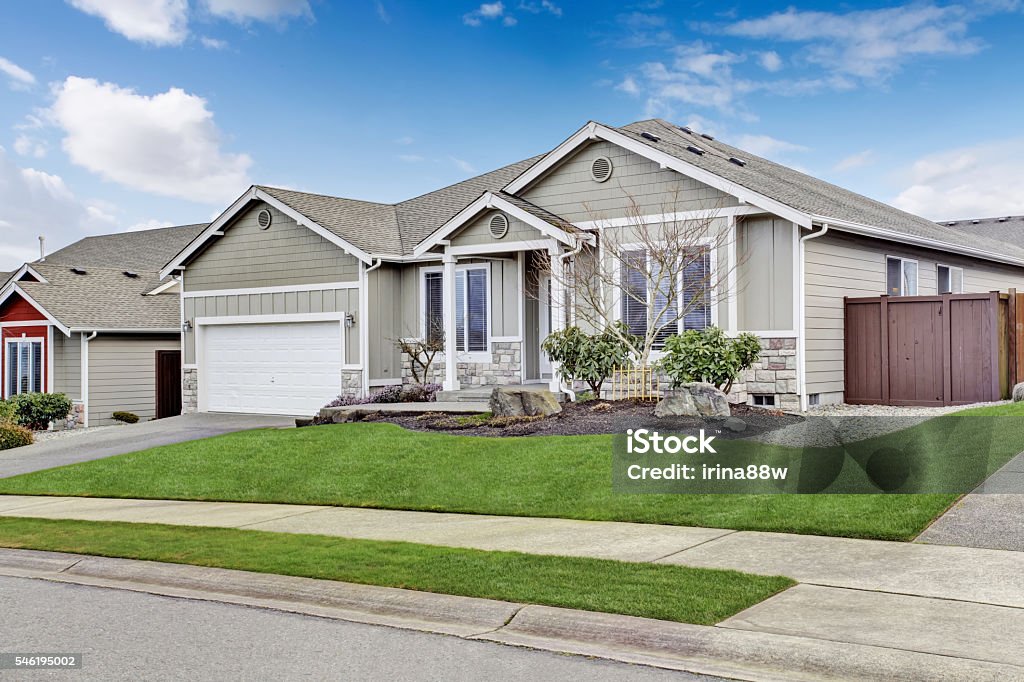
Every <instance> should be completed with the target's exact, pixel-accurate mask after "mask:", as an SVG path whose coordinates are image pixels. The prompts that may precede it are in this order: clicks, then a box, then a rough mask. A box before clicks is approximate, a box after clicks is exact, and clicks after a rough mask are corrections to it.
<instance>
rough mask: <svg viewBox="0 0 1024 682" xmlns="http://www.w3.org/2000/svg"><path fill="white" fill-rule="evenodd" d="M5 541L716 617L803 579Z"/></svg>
mask: <svg viewBox="0 0 1024 682" xmlns="http://www.w3.org/2000/svg"><path fill="white" fill-rule="evenodd" d="M0 546H3V547H11V548H18V549H38V550H49V551H56V552H73V553H76V554H92V555H99V556H107V557H123V558H129V559H144V560H149V561H163V562H170V563H177V564H192V565H196V566H212V567H218V568H232V569H238V570H245V571H256V572H260V573H276V574H280V575H292V576H302V577H306V578H319V579H326V580H340V581H345V582H352V583H362V584H366V585H383V586H387V587H400V588H404V589H411V590H419V591H422V592H436V593H441V594H454V595H462V596H467V597H481V598H487V599H499V600H504V601H511V602H517V603H527V604H543V605H546V606H560V607H565V608H571V609H582V610H586V611H601V612H606V613H619V614H625V615H630V616H642V617H646V618H657V619H660V620H671V621H678V622H681V623H695V624H699V625H712V624H714V623H718V622H720V621H722V620H724V619H725V618H728V617H729V616H732V615H733V614H736V613H738V612H740V611H742V610H743V609H746V608H748V607H750V606H752V605H754V604H756V603H758V602H760V601H763V600H764V599H767V598H768V597H770V596H772V595H773V594H776V593H777V592H780V591H782V590H784V589H786V588H787V587H790V586H792V585H794V584H795V583H794V582H793V581H792V580H789V579H788V578H782V577H767V576H757V575H749V574H746V573H739V572H737V571H722V570H714V569H703V568H688V567H685V566H671V565H662V564H645V563H627V562H622V561H610V560H606V559H587V558H575V557H557V556H541V555H533V554H522V553H518V552H490V551H481V550H472V549H455V548H448V547H438V546H434V545H421V544H415V543H408V542H380V541H376V540H351V539H345V538H335V537H328V536H323V535H300V534H289V533H270V532H266V531H254V530H234V529H219V528H199V527H191V526H167V525H159V524H143V523H121V522H98V521H65V520H52V519H29V518H19V517H6V518H0Z"/></svg>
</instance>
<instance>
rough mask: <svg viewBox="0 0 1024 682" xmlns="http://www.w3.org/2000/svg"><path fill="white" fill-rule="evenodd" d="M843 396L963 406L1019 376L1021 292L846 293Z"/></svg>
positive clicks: (994, 395)
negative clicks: (865, 295) (858, 295)
mask: <svg viewBox="0 0 1024 682" xmlns="http://www.w3.org/2000/svg"><path fill="white" fill-rule="evenodd" d="M845 304H846V305H845V352H844V358H845V401H846V402H848V403H853V404H883V405H920V406H939V405H965V404H968V403H976V402H987V401H993V400H1000V399H1003V398H1006V397H1009V391H1010V387H1011V386H1012V385H1013V384H1014V382H1016V381H1019V380H1021V379H1018V377H1024V343H1022V342H1021V341H1022V340H1024V296H1018V295H1017V293H1016V292H1015V291H1013V290H1011V291H1010V294H1009V295H1007V294H1000V293H999V292H990V293H987V294H943V295H940V296H899V297H889V296H878V297H873V298H847V299H845Z"/></svg>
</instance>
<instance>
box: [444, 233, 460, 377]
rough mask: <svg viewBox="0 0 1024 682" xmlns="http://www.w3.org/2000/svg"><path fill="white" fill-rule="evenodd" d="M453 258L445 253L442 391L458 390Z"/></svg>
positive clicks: (454, 259)
mask: <svg viewBox="0 0 1024 682" xmlns="http://www.w3.org/2000/svg"><path fill="white" fill-rule="evenodd" d="M455 261H456V258H455V256H452V255H450V254H448V253H445V255H444V258H442V262H443V263H444V274H443V276H442V282H441V284H442V288H443V289H444V297H443V298H444V302H443V307H444V390H446V391H457V390H459V365H458V362H457V359H458V357H457V356H458V351H457V350H456V348H455V341H456V338H455V327H456V324H455Z"/></svg>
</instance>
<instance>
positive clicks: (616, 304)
mask: <svg viewBox="0 0 1024 682" xmlns="http://www.w3.org/2000/svg"><path fill="white" fill-rule="evenodd" d="M694 246H700V247H704V248H706V249H707V252H708V270H709V271H710V272H711V277H712V278H714V273H715V272H716V271H717V270H718V252H717V250H716V249H714V248H712V247H713V244H712V240H711V239H702V240H700V241H699V242H694ZM616 249H617V251H619V252H620V253H622V252H627V251H637V250H640V249H643V250H645V251H646V249H647V246H646V245H645V244H642V243H626V244H617V245H616ZM612 259H613V267H614V272H613V273H612V274H613V277H614V278H615V281H616V282H621V281H622V259H621V258H618V257H615V256H612ZM648 262H649V261H648ZM680 276H682V273H680ZM681 291H682V286H681V285H680V292H681ZM611 303H612V311H613V313H614V318H613V319H614V320H615V321H617V322H622V292H621V288H620V287H615V288H614V289H613V291H612V301H611ZM708 307H709V308H710V309H711V322H710V324H709V325H708V326H709V327H717V326H718V304H717V302H711V303H709V304H708ZM676 333H677V334H678V333H679V332H678V331H677V332H676ZM664 355H665V354H664V351H662V350H660V349H651V360H659V359H661V358H662V357H664Z"/></svg>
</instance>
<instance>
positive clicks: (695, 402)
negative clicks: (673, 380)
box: [654, 383, 732, 417]
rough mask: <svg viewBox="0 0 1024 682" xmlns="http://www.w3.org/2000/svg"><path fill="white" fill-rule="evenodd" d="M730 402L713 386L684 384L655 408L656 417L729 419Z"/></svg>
mask: <svg viewBox="0 0 1024 682" xmlns="http://www.w3.org/2000/svg"><path fill="white" fill-rule="evenodd" d="M731 415H732V412H731V411H730V410H729V400H728V398H726V397H725V393H722V392H721V391H719V390H718V389H717V388H715V387H714V386H712V385H711V384H704V383H692V384H683V385H682V386H680V387H679V388H677V389H675V391H673V393H672V395H670V396H668V397H667V398H665V399H664V400H662V401H661V402H659V403H658V405H657V406H656V407H655V408H654V416H655V417H729V416H731Z"/></svg>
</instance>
